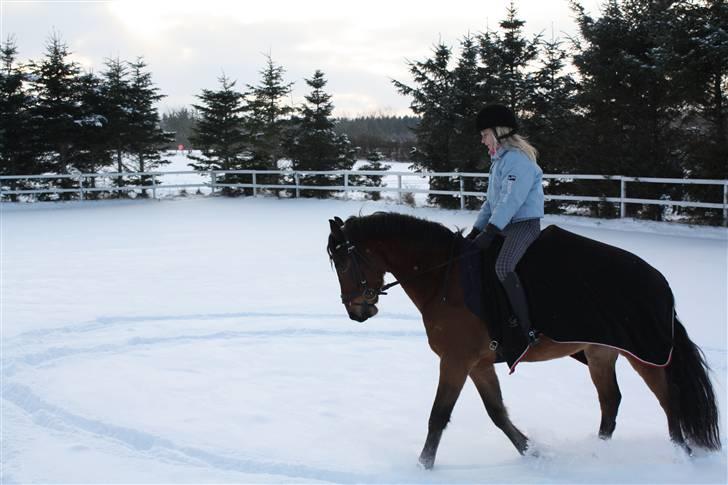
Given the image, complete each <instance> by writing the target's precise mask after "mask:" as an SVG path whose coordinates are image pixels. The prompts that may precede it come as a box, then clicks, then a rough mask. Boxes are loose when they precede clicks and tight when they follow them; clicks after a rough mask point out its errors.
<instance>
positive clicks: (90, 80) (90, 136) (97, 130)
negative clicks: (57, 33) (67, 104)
mask: <svg viewBox="0 0 728 485" xmlns="http://www.w3.org/2000/svg"><path fill="white" fill-rule="evenodd" d="M102 83H103V81H102V80H101V79H100V78H99V77H97V76H96V75H95V74H93V73H85V74H83V75H81V76H80V78H79V88H80V105H79V108H80V118H79V119H78V120H76V124H77V125H78V126H79V141H78V149H79V150H78V151H79V154H78V158H77V161H76V162H75V163H74V167H75V168H77V169H78V170H80V171H81V172H86V173H96V172H98V171H99V170H100V169H101V168H103V167H105V166H108V165H110V164H111V154H112V151H111V146H110V144H109V134H110V132H109V122H108V119H107V118H106V116H105V112H106V106H105V105H106V102H107V100H106V98H105V97H104V93H103V89H102ZM93 183H94V179H91V184H93Z"/></svg>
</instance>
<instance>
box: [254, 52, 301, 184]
mask: <svg viewBox="0 0 728 485" xmlns="http://www.w3.org/2000/svg"><path fill="white" fill-rule="evenodd" d="M265 58H266V67H265V68H264V69H263V70H261V71H260V75H261V79H260V83H259V84H258V85H256V86H252V85H250V84H249V85H248V92H247V93H246V98H247V101H248V102H247V105H246V110H247V116H246V118H245V121H246V128H247V133H248V136H249V143H250V158H249V160H248V165H249V168H255V169H261V170H277V169H278V161H279V160H280V159H281V158H282V155H283V147H282V142H283V133H284V129H285V124H286V123H287V121H288V118H289V117H290V115H291V114H292V113H293V108H292V107H291V106H288V105H286V104H285V103H286V100H287V98H288V96H289V95H290V94H291V89H292V86H293V83H286V82H284V80H283V74H284V73H285V69H283V67H282V66H278V65H276V64H275V62H273V59H272V58H271V56H270V55H266V56H265Z"/></svg>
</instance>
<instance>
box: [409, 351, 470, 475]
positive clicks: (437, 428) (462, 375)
mask: <svg viewBox="0 0 728 485" xmlns="http://www.w3.org/2000/svg"><path fill="white" fill-rule="evenodd" d="M467 377H468V366H467V365H466V364H465V363H463V362H460V361H453V360H451V359H446V358H441V359H440V382H439V383H438V385H437V394H435V402H434V404H433V405H432V411H431V412H430V421H429V423H428V427H427V439H426V440H425V446H424V447H423V448H422V453H420V463H421V464H422V466H424V467H425V468H426V469H428V470H429V469H430V468H432V466H433V465H434V464H435V455H437V448H438V446H440V438H442V432H443V431H444V430H445V427H446V426H447V423H448V422H449V421H450V415H451V414H452V410H453V408H454V407H455V402H457V400H458V397H459V396H460V391H461V390H462V389H463V385H464V384H465V379H467Z"/></svg>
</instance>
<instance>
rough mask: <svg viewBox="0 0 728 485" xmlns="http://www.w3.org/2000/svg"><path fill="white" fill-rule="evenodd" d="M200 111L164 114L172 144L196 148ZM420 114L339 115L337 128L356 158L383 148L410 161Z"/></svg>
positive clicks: (392, 157)
mask: <svg viewBox="0 0 728 485" xmlns="http://www.w3.org/2000/svg"><path fill="white" fill-rule="evenodd" d="M196 116H197V115H196V113H195V110H194V109H190V108H184V107H183V108H176V109H171V110H168V111H167V112H165V113H164V114H162V120H161V122H162V129H163V130H164V131H168V132H173V133H174V142H173V143H170V146H169V147H170V148H174V147H178V146H179V145H182V146H184V147H185V148H186V149H194V148H195V146H194V144H192V143H191V142H190V135H192V133H193V131H194V129H195V123H196ZM419 120H420V118H419V117H417V116H385V115H372V116H359V117H356V118H335V119H334V130H335V131H336V132H337V133H339V134H341V135H346V136H347V137H348V138H349V140H350V141H351V143H352V145H353V146H354V148H355V149H356V158H358V159H361V160H363V159H366V158H367V157H368V156H369V154H370V153H372V152H379V153H381V154H382V155H383V156H384V158H385V159H387V160H395V161H409V160H410V155H411V153H412V150H413V148H414V146H415V144H416V142H417V137H416V135H415V129H416V128H417V124H418V123H419Z"/></svg>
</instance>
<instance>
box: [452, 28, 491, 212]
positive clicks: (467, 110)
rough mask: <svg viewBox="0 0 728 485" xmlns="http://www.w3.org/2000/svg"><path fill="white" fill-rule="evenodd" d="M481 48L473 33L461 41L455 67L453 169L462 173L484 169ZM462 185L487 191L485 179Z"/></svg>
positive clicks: (473, 204) (469, 179)
mask: <svg viewBox="0 0 728 485" xmlns="http://www.w3.org/2000/svg"><path fill="white" fill-rule="evenodd" d="M478 56H479V48H478V45H477V43H476V39H475V38H474V37H472V36H471V35H470V34H468V35H467V36H465V37H464V38H463V39H462V41H461V42H460V57H459V58H458V62H457V65H456V66H455V69H454V70H453V93H452V97H453V101H452V106H453V110H454V111H453V115H454V117H453V132H452V136H451V137H450V150H449V151H450V153H451V156H452V161H453V162H452V165H453V169H454V170H456V171H459V172H480V171H482V170H483V165H484V157H485V153H486V150H484V149H483V145H481V143H480V133H478V130H477V128H476V126H475V121H474V120H475V118H476V116H477V114H478V111H479V110H480V109H481V108H482V106H483V103H482V100H481V82H480V70H479V65H478ZM463 188H464V189H465V190H466V191H468V192H470V191H478V190H479V191H483V192H485V190H486V184H485V180H484V179H479V178H473V177H465V178H464V179H463ZM481 205H482V202H480V201H478V200H476V199H474V198H469V199H468V206H470V207H472V208H476V207H480V206H481Z"/></svg>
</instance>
